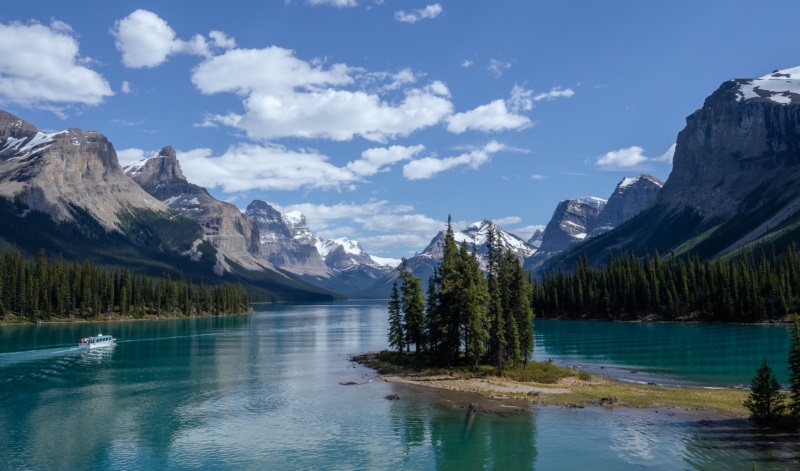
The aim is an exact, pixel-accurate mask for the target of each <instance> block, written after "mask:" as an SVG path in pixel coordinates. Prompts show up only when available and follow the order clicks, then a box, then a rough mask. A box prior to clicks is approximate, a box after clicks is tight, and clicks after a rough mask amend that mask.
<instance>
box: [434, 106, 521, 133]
mask: <svg viewBox="0 0 800 471" xmlns="http://www.w3.org/2000/svg"><path fill="white" fill-rule="evenodd" d="M530 126H531V120H530V119H528V117H527V116H522V115H519V114H514V113H512V112H511V111H509V110H508V108H507V107H506V101H505V100H502V99H501V100H495V101H493V102H491V103H489V104H488V105H481V106H479V107H477V108H475V109H474V110H470V111H466V112H464V113H456V114H454V115H452V116H450V117H449V118H447V130H448V131H450V132H452V133H455V134H461V133H463V132H466V131H468V130H475V131H483V132H490V131H504V130H508V129H516V130H521V129H525V128H527V127H530Z"/></svg>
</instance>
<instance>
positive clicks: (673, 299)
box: [533, 247, 800, 322]
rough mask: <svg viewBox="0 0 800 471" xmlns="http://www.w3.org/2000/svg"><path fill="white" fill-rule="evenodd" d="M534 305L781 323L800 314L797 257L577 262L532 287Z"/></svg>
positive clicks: (552, 313) (630, 257)
mask: <svg viewBox="0 0 800 471" xmlns="http://www.w3.org/2000/svg"><path fill="white" fill-rule="evenodd" d="M533 307H534V309H535V310H536V313H537V315H539V316H540V317H566V318H579V317H586V318H606V319H636V318H647V317H649V316H652V317H655V318H657V319H664V320H688V319H698V320H705V321H725V322H761V321H769V320H786V319H787V315H788V314H790V313H796V312H798V311H800V255H798V253H797V251H796V250H795V249H793V248H791V247H790V248H789V249H788V250H787V251H786V252H784V253H782V254H780V255H777V254H775V253H774V252H773V253H770V254H767V253H759V254H758V255H757V256H756V255H755V254H753V253H749V252H741V253H739V254H737V256H735V257H729V258H725V259H723V258H718V259H716V260H704V261H701V260H700V259H699V257H697V256H690V257H687V258H676V257H672V256H670V257H668V258H666V259H662V258H661V257H659V255H658V253H657V252H656V253H655V254H654V255H652V256H650V255H649V254H648V253H647V252H646V251H645V252H644V253H643V255H642V257H641V258H639V257H636V255H635V254H633V253H627V254H624V255H622V256H620V257H612V256H609V258H608V262H607V263H606V264H605V265H604V266H603V267H601V268H597V267H592V266H589V264H588V262H587V259H586V258H585V257H583V258H581V259H580V260H579V261H578V262H577V263H576V266H575V270H574V272H572V273H566V272H564V271H563V270H559V271H551V272H549V273H545V274H544V275H543V277H542V280H541V281H536V282H534V284H533Z"/></svg>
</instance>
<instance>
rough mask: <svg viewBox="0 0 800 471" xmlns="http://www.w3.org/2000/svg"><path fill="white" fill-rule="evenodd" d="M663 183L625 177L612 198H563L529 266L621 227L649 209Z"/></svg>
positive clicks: (649, 177)
mask: <svg viewBox="0 0 800 471" xmlns="http://www.w3.org/2000/svg"><path fill="white" fill-rule="evenodd" d="M662 186H663V183H662V182H661V180H659V179H657V178H655V177H653V176H652V175H647V174H643V175H639V176H638V177H632V178H628V177H626V178H623V179H622V181H620V182H619V184H617V187H616V188H615V189H614V192H613V193H612V194H611V196H610V197H609V198H608V201H606V200H602V199H600V198H593V197H585V198H579V199H577V200H566V201H562V202H561V203H559V204H558V206H557V207H556V210H555V211H554V212H553V217H552V218H551V219H550V222H549V223H548V224H547V226H546V227H545V229H544V232H543V233H542V234H541V236H540V237H541V242H540V246H539V250H538V251H537V252H536V254H534V255H533V256H532V257H531V258H529V259H528V260H526V261H525V268H527V269H529V270H538V269H539V268H541V267H542V266H544V264H545V263H546V262H547V260H549V259H550V258H552V257H554V256H555V255H557V254H559V253H561V252H563V251H565V250H567V249H569V248H571V247H573V246H576V245H577V244H580V243H582V242H584V241H586V240H587V239H591V238H593V237H597V236H599V235H600V234H603V233H605V232H608V231H611V230H612V229H614V228H616V227H619V226H621V225H622V224H624V223H625V222H627V221H629V220H630V219H631V218H633V217H634V216H636V215H637V214H639V213H641V212H642V211H644V210H645V209H647V208H649V207H650V206H651V205H652V204H653V201H654V200H655V198H656V196H657V195H658V193H659V191H660V190H661V187H662ZM534 236H536V235H535V234H534Z"/></svg>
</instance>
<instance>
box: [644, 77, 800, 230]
mask: <svg viewBox="0 0 800 471" xmlns="http://www.w3.org/2000/svg"><path fill="white" fill-rule="evenodd" d="M798 164H800V68H798V69H791V70H790V71H784V72H781V71H776V72H774V73H772V74H769V75H767V76H765V77H762V78H760V79H750V80H731V81H728V82H725V83H724V84H722V86H721V87H720V88H719V89H718V90H717V91H715V92H714V93H713V94H712V95H711V96H709V97H708V98H707V99H706V101H705V103H704V104H703V107H702V108H701V109H699V110H697V111H695V112H694V113H693V114H692V115H691V116H689V117H688V118H687V119H686V127H685V128H684V129H683V130H682V131H681V132H680V133H679V134H678V140H677V145H676V148H675V156H674V158H673V172H672V174H671V175H670V178H669V179H668V180H667V182H666V183H665V184H664V190H663V192H662V194H661V195H660V196H659V198H658V200H657V201H656V203H657V204H664V205H667V206H669V207H672V208H679V207H681V208H682V207H689V208H693V209H694V210H696V211H697V212H698V214H700V215H701V216H702V217H703V218H704V219H709V218H713V217H717V216H722V217H727V216H731V215H734V214H737V213H739V212H741V211H747V210H751V209H754V208H758V207H760V206H762V205H764V204H766V203H768V202H770V201H772V200H774V199H775V198H776V197H778V198H780V197H781V196H789V195H791V196H797V194H798V191H797V190H795V188H796V187H797V185H796V184H792V183H796V182H797V174H798V170H799V169H800V166H799V165H798ZM759 187H761V190H763V191H760V194H754V193H753V192H754V190H756V189H758V188H759ZM786 190H789V195H781V193H783V192H784V191H786Z"/></svg>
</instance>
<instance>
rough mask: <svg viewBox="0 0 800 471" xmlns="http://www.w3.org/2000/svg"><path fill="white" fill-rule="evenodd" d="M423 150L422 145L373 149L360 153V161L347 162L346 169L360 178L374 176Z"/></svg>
mask: <svg viewBox="0 0 800 471" xmlns="http://www.w3.org/2000/svg"><path fill="white" fill-rule="evenodd" d="M423 150H425V146H423V145H417V146H412V147H405V146H391V147H375V148H372V149H367V150H365V151H364V152H362V153H361V159H360V160H354V161H352V162H349V163H348V164H347V169H348V170H350V171H351V172H353V173H354V174H356V175H360V176H370V175H375V174H376V173H378V172H383V171H388V170H389V169H388V166H389V165H392V164H395V163H397V162H401V161H403V160H409V159H411V158H413V157H414V156H415V155H417V154H419V153H420V152H422V151H423Z"/></svg>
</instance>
